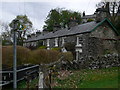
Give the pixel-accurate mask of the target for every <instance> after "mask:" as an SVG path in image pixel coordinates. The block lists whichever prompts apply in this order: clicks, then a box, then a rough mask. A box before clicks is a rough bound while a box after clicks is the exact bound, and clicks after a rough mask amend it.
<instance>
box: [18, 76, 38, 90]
mask: <svg viewBox="0 0 120 90" xmlns="http://www.w3.org/2000/svg"><path fill="white" fill-rule="evenodd" d="M38 80H39V79H38V78H36V79H33V80H32V81H31V82H30V83H29V88H36V85H38ZM27 85H28V83H26V82H25V80H23V81H21V82H19V83H18V88H27Z"/></svg>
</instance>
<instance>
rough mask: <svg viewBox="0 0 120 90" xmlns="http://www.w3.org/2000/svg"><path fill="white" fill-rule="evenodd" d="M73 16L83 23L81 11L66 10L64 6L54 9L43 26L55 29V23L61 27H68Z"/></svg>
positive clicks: (50, 29) (51, 29)
mask: <svg viewBox="0 0 120 90" xmlns="http://www.w3.org/2000/svg"><path fill="white" fill-rule="evenodd" d="M71 17H72V18H76V20H77V23H78V24H80V23H81V13H79V12H75V11H71V10H65V9H63V8H56V9H52V10H51V11H50V12H49V14H48V16H47V18H46V20H45V24H46V25H44V26H43V29H47V30H49V31H53V29H54V25H55V24H57V25H58V26H60V27H61V28H66V27H68V26H69V25H68V24H69V20H70V18H71Z"/></svg>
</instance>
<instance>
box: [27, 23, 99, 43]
mask: <svg viewBox="0 0 120 90" xmlns="http://www.w3.org/2000/svg"><path fill="white" fill-rule="evenodd" d="M97 24H98V23H96V22H89V23H85V24H80V25H77V26H74V27H71V28H70V29H69V30H68V28H65V29H61V30H58V31H56V32H50V33H47V34H44V35H43V34H40V35H39V36H38V37H36V38H30V39H29V40H26V42H30V41H37V40H43V39H48V38H55V37H62V36H68V35H74V34H80V33H85V32H90V31H91V30H92V29H93V28H94V27H96V26H97Z"/></svg>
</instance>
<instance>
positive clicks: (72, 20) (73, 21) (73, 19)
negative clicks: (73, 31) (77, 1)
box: [68, 17, 78, 29]
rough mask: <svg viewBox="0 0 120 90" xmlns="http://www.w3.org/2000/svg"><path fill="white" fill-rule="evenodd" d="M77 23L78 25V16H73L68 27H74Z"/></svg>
mask: <svg viewBox="0 0 120 90" xmlns="http://www.w3.org/2000/svg"><path fill="white" fill-rule="evenodd" d="M76 25H78V23H77V20H76V18H75V17H74V18H72V17H71V18H70V20H69V24H68V28H69V29H70V28H71V27H74V26H76Z"/></svg>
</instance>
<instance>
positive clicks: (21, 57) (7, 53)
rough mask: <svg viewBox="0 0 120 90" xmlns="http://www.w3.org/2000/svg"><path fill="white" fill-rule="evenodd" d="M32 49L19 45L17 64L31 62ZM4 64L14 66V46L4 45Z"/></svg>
mask: <svg viewBox="0 0 120 90" xmlns="http://www.w3.org/2000/svg"><path fill="white" fill-rule="evenodd" d="M29 56H30V50H29V49H27V48H24V47H21V46H17V65H22V64H25V63H28V62H29ZM2 64H3V65H7V66H8V67H11V66H13V47H12V46H3V47H2Z"/></svg>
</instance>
